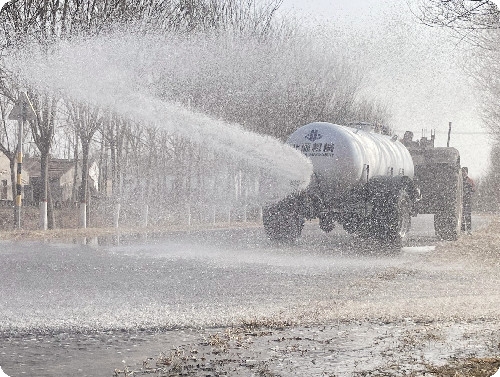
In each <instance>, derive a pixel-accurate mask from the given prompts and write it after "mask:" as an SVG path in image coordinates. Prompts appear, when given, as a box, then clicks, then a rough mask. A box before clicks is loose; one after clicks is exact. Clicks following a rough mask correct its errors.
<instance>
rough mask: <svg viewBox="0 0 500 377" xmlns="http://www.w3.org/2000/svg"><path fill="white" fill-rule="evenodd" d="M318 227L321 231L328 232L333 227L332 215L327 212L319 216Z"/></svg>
mask: <svg viewBox="0 0 500 377" xmlns="http://www.w3.org/2000/svg"><path fill="white" fill-rule="evenodd" d="M319 227H320V229H321V230H322V231H323V232H326V233H329V232H331V231H332V230H333V228H335V222H334V221H333V217H332V216H329V215H328V214H325V215H320V216H319Z"/></svg>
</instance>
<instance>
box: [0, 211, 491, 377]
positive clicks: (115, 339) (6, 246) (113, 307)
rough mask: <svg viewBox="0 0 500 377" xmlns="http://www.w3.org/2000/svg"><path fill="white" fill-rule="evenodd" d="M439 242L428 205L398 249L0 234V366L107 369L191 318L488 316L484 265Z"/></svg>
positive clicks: (305, 241)
mask: <svg viewBox="0 0 500 377" xmlns="http://www.w3.org/2000/svg"><path fill="white" fill-rule="evenodd" d="M484 221H486V220H484V219H483V218H476V219H475V224H476V225H477V226H480V225H481V224H482V223H484ZM436 242H437V240H436V239H435V238H434V236H433V229H432V221H431V218H430V217H426V216H423V217H419V218H417V219H414V221H413V231H412V233H411V236H410V240H409V243H408V246H407V247H405V248H403V250H401V251H394V250H386V249H384V248H383V247H381V246H380V245H374V244H366V243H365V244H363V243H360V242H359V241H357V240H355V239H353V238H352V237H350V236H348V235H346V234H345V233H344V232H343V231H341V230H334V231H333V232H331V233H330V234H325V233H323V232H321V231H319V229H318V227H317V225H316V224H306V227H305V230H304V232H303V236H302V237H301V239H300V240H299V241H297V242H296V243H294V244H292V245H275V244H272V243H271V242H269V241H268V240H267V239H266V237H265V235H264V233H263V230H262V228H260V227H257V228H249V229H241V228H240V229H226V230H218V231H198V232H191V233H177V234H172V235H171V236H170V237H168V239H161V240H145V241H142V242H131V243H128V244H123V245H112V244H110V245H76V244H63V243H41V242H8V241H3V242H1V243H0V250H1V251H0V259H1V263H0V276H1V281H2V289H1V290H0V303H1V307H0V334H1V335H0V365H1V366H2V368H3V370H4V371H5V372H6V373H7V374H8V375H10V376H17V375H23V374H26V375H37V376H53V377H54V376H66V375H75V374H78V375H79V376H87V375H88V376H98V375H103V376H109V375H110V374H111V371H112V369H113V368H114V367H117V366H119V365H121V363H122V362H127V360H131V359H134V358H136V359H140V358H144V357H146V356H148V354H149V355H150V356H151V354H157V353H158V352H159V347H160V344H162V345H163V346H164V345H165V344H170V345H172V344H175V343H176V342H181V341H184V342H185V341H188V340H189V339H191V338H194V337H196V336H199V334H198V333H197V331H196V329H200V328H217V327H221V328H222V327H226V326H231V325H238V324H240V323H242V322H246V323H264V324H266V323H268V324H274V325H276V324H280V323H285V324H286V323H295V324H300V325H301V326H304V325H308V324H318V323H319V324H321V323H323V324H327V323H332V322H335V321H346V320H348V321H355V320H360V321H361V320H366V319H377V320H386V321H401V320H404V319H408V318H412V319H413V320H419V319H422V318H436V319H442V320H450V319H453V318H457V317H459V318H462V319H465V320H475V319H477V318H479V317H481V318H483V317H488V316H489V317H495V316H496V315H498V308H500V299H499V297H498V293H497V289H496V287H497V286H498V284H499V283H500V282H499V279H498V278H497V277H496V276H495V275H494V273H493V272H494V271H489V272H484V273H481V274H478V273H477V268H472V267H471V266H464V265H463V263H462V262H461V261H458V260H446V259H443V258H442V257H439V256H435V255H434V253H433V250H434V247H433V245H435V244H436ZM497 276H498V275H497ZM478 295H480V296H478ZM481 297H482V298H484V297H488V300H484V299H481Z"/></svg>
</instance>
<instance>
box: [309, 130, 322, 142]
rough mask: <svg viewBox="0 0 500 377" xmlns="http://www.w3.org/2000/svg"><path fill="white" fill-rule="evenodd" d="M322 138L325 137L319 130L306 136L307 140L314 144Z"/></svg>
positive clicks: (312, 131)
mask: <svg viewBox="0 0 500 377" xmlns="http://www.w3.org/2000/svg"><path fill="white" fill-rule="evenodd" d="M322 137H323V135H321V134H320V133H319V131H318V130H311V132H309V133H308V134H307V135H306V136H305V138H306V139H307V140H309V141H313V142H314V141H316V140H319V139H321V138H322Z"/></svg>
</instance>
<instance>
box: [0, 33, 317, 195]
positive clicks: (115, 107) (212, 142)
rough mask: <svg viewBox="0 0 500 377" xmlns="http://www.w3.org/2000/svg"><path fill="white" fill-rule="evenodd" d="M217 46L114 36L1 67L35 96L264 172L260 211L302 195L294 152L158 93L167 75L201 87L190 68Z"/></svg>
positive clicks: (43, 49) (305, 164) (24, 56)
mask: <svg viewBox="0 0 500 377" xmlns="http://www.w3.org/2000/svg"><path fill="white" fill-rule="evenodd" d="M217 41H218V39H217V38H216V40H215V41H214V40H212V39H210V38H209V37H206V36H205V37H203V38H201V39H200V40H195V41H194V40H192V39H191V40H186V39H179V37H178V36H174V35H170V36H159V35H137V34H127V33H123V32H116V33H111V34H108V35H106V36H97V37H92V38H82V39H73V40H70V41H60V42H58V43H56V44H54V45H51V46H50V47H49V48H47V46H41V45H39V44H25V45H23V46H22V47H20V48H18V49H15V50H11V51H10V52H9V54H8V55H7V57H6V58H5V63H6V66H7V68H8V70H9V71H11V72H13V73H14V74H15V75H17V77H19V78H20V80H21V82H23V83H25V84H26V85H27V86H29V87H32V88H34V89H35V90H39V91H47V92H48V93H53V94H54V95H55V96H60V97H62V98H70V99H71V100H75V101H78V102H81V103H83V104H88V105H91V106H96V107H99V108H102V109H106V110H108V111H111V112H113V113H115V114H117V115H118V116H121V117H123V118H126V119H128V120H130V121H132V122H136V123H137V124H140V125H141V126H149V125H153V126H155V127H158V128H159V129H161V130H164V131H166V132H168V133H172V134H176V135H179V136H181V137H184V138H186V139H188V140H190V141H191V142H193V143H195V144H197V145H200V146H202V147H203V148H206V149H207V150H213V151H215V152H217V153H219V154H220V155H222V156H225V157H224V158H225V159H226V160H229V161H243V164H244V165H245V166H248V167H249V169H248V171H249V172H250V174H257V175H259V174H262V172H264V174H265V175H268V176H269V177H270V181H269V180H268V182H267V183H268V185H267V186H268V187H269V188H270V189H269V190H265V189H264V190H260V192H259V195H261V197H259V198H258V199H257V201H258V202H260V204H263V203H264V202H266V201H269V200H270V199H272V200H276V199H278V198H280V197H283V196H285V195H287V194H289V193H290V192H292V191H293V190H295V189H297V188H298V189H300V188H304V187H306V186H307V184H308V182H309V177H310V175H311V173H312V166H311V163H310V161H309V160H308V159H307V158H306V157H305V156H303V155H302V154H301V153H300V152H298V151H296V150H294V149H293V148H291V147H289V146H287V145H285V144H283V143H282V142H280V141H279V140H277V139H274V138H272V137H269V136H264V135H260V134H257V133H253V132H250V131H248V130H246V129H244V128H243V127H241V126H240V125H238V124H235V123H230V122H226V121H223V120H219V119H216V118H214V117H211V116H209V115H207V114H205V113H204V112H202V111H200V110H197V109H194V108H191V107H190V106H189V104H187V105H186V99H185V98H182V97H175V94H172V93H165V89H164V88H168V87H173V86H174V85H173V83H172V77H173V76H172V71H173V70H176V72H177V74H178V75H180V76H186V75H188V76H189V75H190V77H192V80H201V81H203V80H202V77H201V76H203V75H204V74H205V73H206V72H203V71H202V70H201V69H200V66H202V65H203V61H197V62H195V63H192V62H190V61H192V60H193V59H194V60H196V59H201V60H203V56H204V55H203V53H198V56H193V54H194V53H196V51H199V50H202V51H203V49H204V48H208V49H210V48H212V47H213V46H214V44H216V43H218V42H217ZM203 46H205V47H203ZM214 61H216V60H214ZM183 66H184V68H181V67H183ZM227 68H228V67H227V66H226V67H225V68H224V69H227ZM158 72H159V73H158ZM169 72H170V73H169ZM164 77H167V78H166V79H165V80H163V81H162V79H163V78H164ZM202 84H203V83H202ZM207 90H208V91H209V90H210V88H207ZM162 91H163V93H161V92H162ZM208 95H209V93H208ZM187 102H188V103H189V101H187ZM291 182H294V185H291Z"/></svg>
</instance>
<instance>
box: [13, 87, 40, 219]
mask: <svg viewBox="0 0 500 377" xmlns="http://www.w3.org/2000/svg"><path fill="white" fill-rule="evenodd" d="M35 118H36V113H35V111H34V110H33V105H32V104H31V102H30V100H29V98H28V94H26V92H24V91H23V92H21V93H20V95H19V99H18V101H17V103H16V104H15V105H14V107H13V108H12V111H11V112H10V114H9V119H11V120H17V123H18V125H19V127H18V131H17V177H16V178H17V179H16V212H15V213H16V226H17V228H18V229H21V207H22V191H23V186H22V180H21V178H22V177H21V174H22V165H23V132H24V123H25V122H26V121H27V120H34V119H35Z"/></svg>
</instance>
